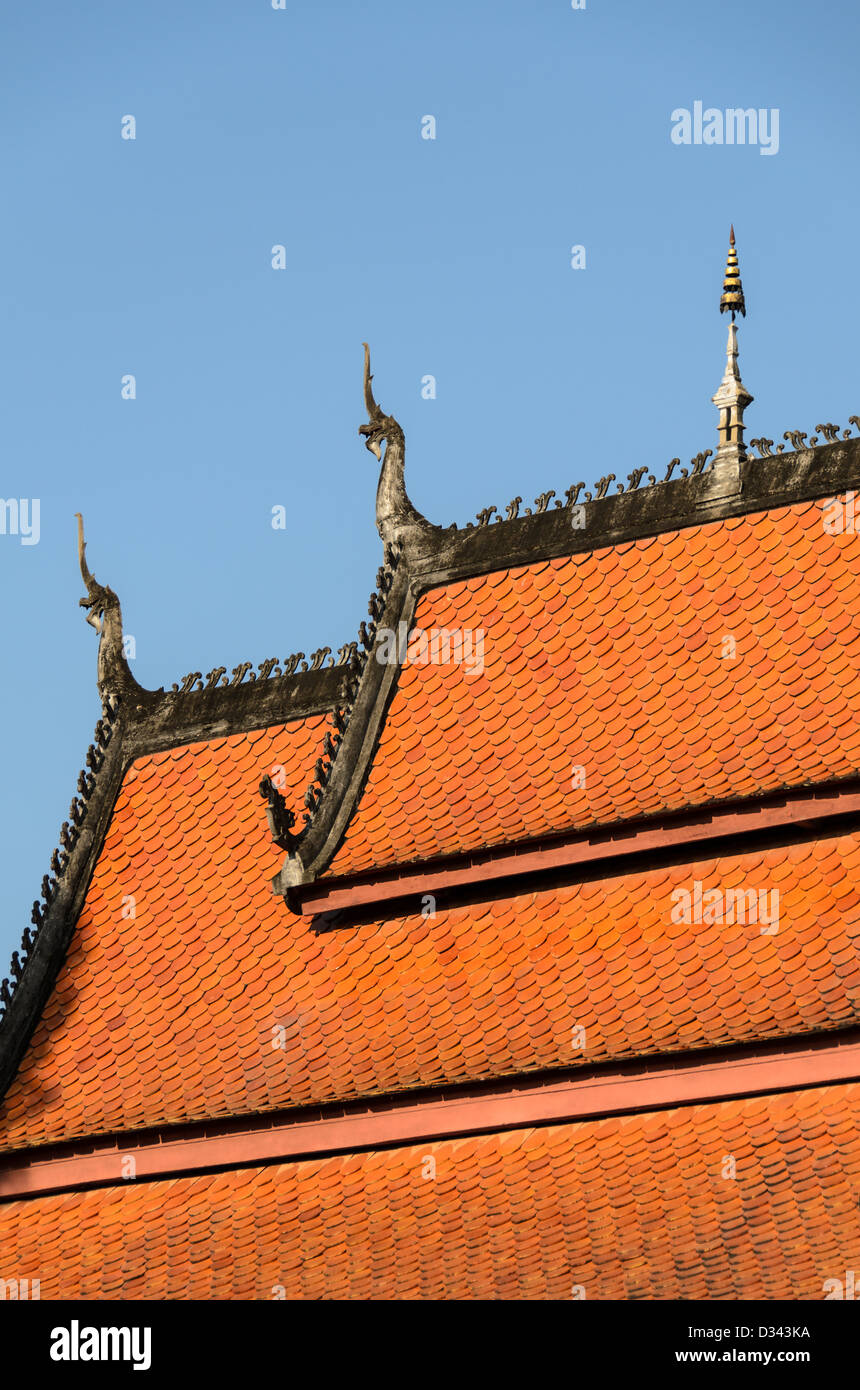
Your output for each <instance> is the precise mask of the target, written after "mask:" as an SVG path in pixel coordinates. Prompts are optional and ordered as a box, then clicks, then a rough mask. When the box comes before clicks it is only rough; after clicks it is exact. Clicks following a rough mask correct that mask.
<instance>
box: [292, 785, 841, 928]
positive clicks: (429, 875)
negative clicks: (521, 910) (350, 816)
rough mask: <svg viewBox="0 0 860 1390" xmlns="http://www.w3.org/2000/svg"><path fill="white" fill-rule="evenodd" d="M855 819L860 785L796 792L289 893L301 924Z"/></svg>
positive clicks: (499, 848)
mask: <svg viewBox="0 0 860 1390" xmlns="http://www.w3.org/2000/svg"><path fill="white" fill-rule="evenodd" d="M858 812H860V784H858V783H857V781H856V780H854V779H852V781H851V783H850V784H846V785H845V786H844V787H840V788H838V789H837V788H834V787H833V786H831V787H829V788H827V789H823V790H822V789H819V788H814V789H809V788H802V789H800V790H798V791H795V792H790V793H786V794H783V795H781V796H780V797H779V799H778V800H777V799H774V798H773V797H768V798H766V799H764V800H758V799H757V800H756V801H755V802H754V803H753V804H749V805H747V804H742V805H738V804H735V805H733V806H728V807H713V808H709V809H707V810H700V811H696V810H690V811H685V812H682V813H676V814H673V815H671V816H665V817H661V818H660V819H659V820H653V819H651V820H648V821H644V822H643V821H636V822H631V823H626V824H623V825H615V826H612V827H610V828H609V829H603V830H597V831H595V830H590V831H587V832H578V833H576V834H572V835H568V836H565V837H563V838H559V837H555V838H554V839H552V840H550V841H547V840H546V839H544V840H529V841H525V842H524V843H522V844H520V845H513V846H511V845H504V846H496V847H493V848H491V849H487V850H481V851H477V852H475V853H474V854H471V855H468V856H463V855H458V856H456V857H452V858H447V859H435V860H426V861H424V862H423V863H422V864H410V865H408V866H403V865H400V866H397V867H395V868H394V869H384V870H374V871H370V872H368V873H366V874H360V875H358V874H356V875H350V876H348V877H344V878H340V879H337V878H331V879H320V880H318V881H317V882H315V883H310V884H304V885H302V886H300V887H297V888H293V889H292V890H291V891H290V907H291V908H292V910H293V911H295V912H297V913H299V914H300V915H302V916H305V917H310V916H317V915H318V914H319V913H322V912H338V911H342V910H344V909H348V908H362V907H368V906H371V905H373V904H375V903H382V902H388V901H392V900H394V899H397V898H404V897H410V896H412V895H420V894H425V893H440V892H444V891H445V890H457V889H464V888H470V887H473V886H475V885H477V884H482V883H490V882H493V881H496V880H503V879H506V878H512V877H514V876H518V875H520V874H533V873H541V872H546V871H547V870H553V869H563V868H568V867H575V866H577V865H587V864H592V863H595V864H596V863H599V862H601V861H605V860H612V859H616V858H620V857H622V856H624V857H626V856H627V855H631V854H643V853H648V852H653V851H657V850H667V849H672V848H676V849H682V848H683V847H684V846H686V845H691V844H696V843H707V841H708V840H716V839H721V838H723V837H724V836H732V835H748V834H751V833H755V832H761V831H767V830H778V829H779V828H780V827H790V826H796V825H801V824H803V822H805V821H816V822H818V821H826V820H828V819H832V818H833V817H835V816H844V815H851V814H857V813H858Z"/></svg>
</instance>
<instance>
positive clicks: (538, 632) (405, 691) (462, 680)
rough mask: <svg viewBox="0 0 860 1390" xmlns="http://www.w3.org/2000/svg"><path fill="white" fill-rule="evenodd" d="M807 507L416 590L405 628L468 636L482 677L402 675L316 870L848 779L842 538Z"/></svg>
mask: <svg viewBox="0 0 860 1390" xmlns="http://www.w3.org/2000/svg"><path fill="white" fill-rule="evenodd" d="M824 506H825V502H823V501H821V500H817V501H811V502H800V503H796V504H794V505H792V506H789V507H783V508H779V509H774V510H771V511H767V512H760V513H754V514H750V515H744V516H737V517H730V518H728V519H725V520H722V521H718V522H712V523H709V524H707V525H703V526H699V527H694V528H691V529H687V530H682V531H675V532H667V533H663V534H661V535H658V536H650V537H647V538H644V539H640V540H636V541H630V542H626V543H623V544H618V545H615V546H612V547H611V548H607V549H603V550H595V551H587V552H583V553H580V554H575V555H571V556H566V557H563V558H561V559H555V560H547V561H545V562H543V563H538V564H533V565H530V566H528V567H526V568H522V569H516V570H507V571H496V572H493V573H490V574H485V575H480V576H477V577H475V578H471V579H466V580H462V581H459V582H457V583H452V584H449V585H448V586H446V587H445V588H440V589H434V590H432V591H431V592H429V593H427V594H426V595H425V596H424V597H423V598H422V599H421V601H420V603H419V606H418V610H417V613H416V617H415V624H414V626H415V627H420V628H422V629H423V630H424V631H426V632H431V631H432V630H433V629H447V630H449V631H450V630H460V631H462V630H470V631H471V632H472V633H478V632H483V634H484V639H483V640H484V657H483V669H482V670H475V671H474V672H473V673H472V674H469V673H468V670H467V667H466V665H465V664H464V663H463V664H456V663H450V664H447V665H432V664H425V665H421V664H418V663H415V664H408V663H407V665H406V666H405V667H404V669H403V670H402V671H401V673H400V678H399V684H398V689H397V692H396V694H395V696H394V699H393V702H392V706H391V709H390V710H389V713H388V717H387V721H386V724H385V727H384V730H383V733H382V737H381V741H380V745H379V748H378V750H377V753H376V756H375V759H374V763H373V767H372V769H371V772H370V776H369V778H368V782H367V786H366V789H365V791H364V793H363V796H362V798H361V800H360V802H359V805H358V809H357V811H356V813H355V815H354V817H353V819H352V822H351V824H350V825H349V828H348V830H347V832H346V836H345V840H344V842H343V844H342V846H341V848H340V849H339V851H338V853H337V854H336V856H335V859H334V861H333V864H332V865H331V866H330V868H329V870H328V873H329V875H332V874H337V875H341V874H349V873H353V872H357V871H359V870H362V869H366V868H368V867H372V866H382V865H387V864H392V863H396V862H403V861H408V860H413V859H424V858H428V857H432V856H436V855H444V854H454V853H460V852H462V851H465V850H469V849H473V848H476V847H479V846H485V845H492V844H500V843H503V842H510V841H517V840H522V839H525V838H529V837H532V836H538V835H543V834H546V833H550V832H555V831H560V830H564V829H567V828H569V827H580V826H588V825H593V824H597V823H601V822H610V821H614V820H619V819H625V818H631V817H636V816H640V815H645V814H651V813H656V812H665V811H671V810H674V809H677V808H682V807H686V806H690V805H697V804H700V803H703V802H708V801H714V800H728V799H733V798H736V797H741V796H751V795H755V794H756V793H762V792H765V791H771V790H775V789H778V788H782V787H786V786H796V785H799V784H803V783H809V782H816V781H823V780H826V779H830V778H835V777H844V776H848V775H850V774H852V773H856V772H857V771H858V769H860V725H858V722H857V720H856V718H855V717H854V713H855V712H856V709H857V706H858V702H860V613H858V610H857V605H856V603H855V601H854V594H855V592H856V586H857V580H858V569H860V537H858V536H856V535H854V534H853V533H852V534H849V533H846V534H843V535H835V534H834V535H829V534H827V533H826V532H825V531H824V527H823V523H822V509H823V507H824ZM729 638H731V639H732V640H733V641H734V643H735V649H734V652H735V654H734V657H731V656H730V655H728V653H729V652H730V651H731V647H730V646H729V645H727V644H726V639H729ZM575 766H578V767H582V768H583V770H584V785H575V784H574V783H573V779H572V770H573V768H574V767H575Z"/></svg>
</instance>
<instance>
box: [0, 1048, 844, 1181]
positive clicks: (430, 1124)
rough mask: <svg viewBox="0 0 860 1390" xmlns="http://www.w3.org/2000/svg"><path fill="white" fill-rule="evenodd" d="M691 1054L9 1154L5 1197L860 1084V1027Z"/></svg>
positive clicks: (1, 1175)
mask: <svg viewBox="0 0 860 1390" xmlns="http://www.w3.org/2000/svg"><path fill="white" fill-rule="evenodd" d="M691 1056H693V1054H689V1053H688V1054H685V1056H684V1057H681V1058H677V1059H675V1060H672V1059H667V1058H665V1057H661V1058H659V1059H658V1060H656V1061H652V1062H642V1061H641V1060H640V1061H638V1062H636V1063H632V1064H627V1065H626V1066H625V1067H623V1068H621V1069H614V1070H612V1071H609V1070H601V1071H599V1072H595V1073H592V1074H591V1075H589V1076H580V1077H576V1076H575V1077H573V1078H572V1079H571V1078H570V1077H568V1078H566V1079H564V1080H561V1081H557V1082H538V1083H537V1084H535V1083H534V1081H530V1080H529V1078H527V1077H520V1078H518V1079H517V1080H516V1081H515V1082H513V1083H508V1084H506V1085H505V1086H504V1087H501V1086H497V1087H495V1088H493V1089H492V1090H487V1091H485V1092H484V1093H483V1094H479V1095H475V1094H474V1093H473V1094H471V1095H467V1096H464V1095H454V1096H451V1097H449V1098H447V1099H445V1098H438V1099H433V1098H431V1099H429V1100H425V1101H422V1102H420V1103H418V1104H415V1103H410V1102H409V1101H406V1102H405V1103H404V1102H397V1101H394V1102H392V1101H391V1099H390V1098H389V1099H388V1100H383V1101H380V1102H379V1103H378V1104H377V1105H376V1108H372V1107H368V1108H366V1109H365V1110H363V1111H362V1112H360V1113H356V1112H353V1113H351V1114H344V1113H340V1114H338V1115H335V1116H332V1117H327V1118H322V1119H314V1120H310V1121H308V1120H302V1119H298V1120H292V1121H287V1122H286V1123H275V1124H271V1123H269V1122H267V1120H266V1117H260V1121H261V1123H262V1124H264V1125H266V1127H265V1128H262V1127H255V1128H252V1129H246V1130H243V1131H239V1132H236V1131H233V1132H229V1133H221V1134H216V1135H212V1133H211V1128H210V1132H209V1133H206V1132H205V1131H204V1132H203V1133H201V1134H200V1135H199V1136H194V1135H192V1136H191V1137H186V1138H180V1139H176V1138H171V1137H170V1131H169V1130H166V1131H163V1132H162V1133H161V1134H158V1135H156V1137H155V1139H154V1140H150V1141H148V1142H145V1143H140V1142H137V1143H134V1142H132V1143H131V1144H130V1145H129V1147H127V1148H124V1147H122V1146H121V1144H120V1142H119V1140H120V1139H121V1138H122V1136H119V1138H117V1139H114V1140H111V1141H110V1142H111V1147H110V1149H109V1150H105V1149H102V1151H101V1152H96V1153H93V1152H92V1149H93V1141H88V1144H87V1149H88V1152H86V1153H79V1154H72V1155H70V1156H64V1157H53V1158H44V1157H42V1156H41V1154H42V1153H43V1152H44V1151H41V1150H39V1149H31V1150H29V1151H28V1155H29V1157H28V1158H27V1161H26V1162H23V1163H22V1162H21V1157H22V1156H21V1155H18V1154H16V1155H9V1157H8V1160H7V1161H8V1162H9V1163H10V1165H11V1163H15V1162H17V1166H14V1167H13V1166H9V1167H7V1168H5V1170H3V1171H0V1200H7V1201H8V1200H10V1199H12V1198H16V1197H36V1196H43V1195H45V1194H47V1193H51V1192H63V1191H72V1190H78V1189H81V1188H87V1187H97V1186H105V1185H107V1186H120V1185H121V1184H122V1182H123V1180H124V1179H123V1160H124V1159H127V1158H129V1157H133V1158H134V1160H135V1171H134V1177H135V1178H136V1179H137V1180H140V1179H142V1178H143V1179H146V1178H149V1179H152V1178H167V1177H175V1176H179V1175H191V1174H195V1173H201V1172H211V1171H213V1170H217V1169H222V1168H237V1167H246V1166H257V1165H260V1164H264V1163H271V1162H291V1161H296V1160H300V1159H304V1158H309V1157H317V1158H318V1157H323V1156H329V1155H331V1154H336V1153H351V1152H355V1151H356V1150H361V1149H379V1148H383V1147H387V1146H391V1145H408V1144H416V1143H429V1142H431V1141H433V1140H437V1139H450V1138H453V1137H461V1136H464V1135H467V1134H479V1133H482V1132H484V1133H486V1132H495V1131H498V1130H504V1129H518V1128H523V1127H531V1126H533V1125H541V1124H553V1123H556V1124H557V1123H564V1122H568V1121H576V1120H584V1119H591V1118H594V1117H595V1116H610V1115H622V1114H626V1113H630V1112H634V1111H650V1110H659V1109H665V1108H669V1107H674V1106H678V1105H688V1104H692V1103H694V1102H703V1101H720V1100H730V1099H737V1098H739V1097H742V1096H752V1095H761V1094H768V1093H771V1092H774V1091H785V1090H799V1089H804V1088H807V1087H812V1086H824V1085H828V1084H831V1083H833V1082H840V1081H853V1080H858V1079H860V1035H858V1032H857V1030H852V1032H851V1033H849V1034H844V1035H842V1037H841V1038H840V1040H839V1041H837V1042H833V1041H832V1040H830V1039H827V1038H822V1039H820V1040H819V1041H817V1042H815V1043H813V1044H810V1040H809V1039H808V1038H801V1039H799V1040H798V1041H783V1042H781V1043H778V1044H773V1045H771V1046H770V1047H763V1046H762V1047H757V1048H755V1049H746V1050H745V1051H744V1052H743V1053H740V1051H738V1053H737V1054H736V1055H730V1056H728V1057H726V1056H725V1055H723V1056H722V1057H721V1058H720V1059H719V1060H714V1057H713V1055H712V1054H706V1055H705V1056H704V1057H703V1058H702V1059H701V1060H699V1061H698V1062H697V1061H695V1060H690V1058H691ZM129 1137H130V1138H132V1139H133V1136H129Z"/></svg>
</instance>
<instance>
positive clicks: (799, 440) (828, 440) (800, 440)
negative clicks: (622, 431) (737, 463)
mask: <svg viewBox="0 0 860 1390" xmlns="http://www.w3.org/2000/svg"><path fill="white" fill-rule="evenodd" d="M848 418H849V423H850V424H852V425H855V426H856V428H857V431H858V434H860V416H858V415H850V416H849V417H848ZM815 428H816V430H817V432H818V433H817V434H813V435H812V437H811V438H810V439H809V441H808V443H807V436H806V434H804V433H803V432H802V431H800V430H786V431H785V433H784V435H783V439H786V440H789V441H790V443H791V448H790V449H789V450H788V453H789V454H791V453H799V452H802V451H803V450H804V449H816V448H817V449H823V448H826V447H827V446H828V445H830V444H838V443H843V442H844V441H845V440H848V439H854V438H855V436H854V435H852V433H851V431H850V429H846V430H842V431H841V433H840V427H839V426H838V425H833V424H823V425H816V426H815ZM821 435H823V436H824V438H823V439H822V438H820V436H821ZM785 447H786V446H785V445H784V444H778V445H777V446H776V449H774V448H773V440H772V439H764V438H762V439H751V440H750V448H753V449H756V450H757V451H758V456H759V458H771V457H772V456H773V455H779V454H782V453H783V452H784V451H785ZM786 457H787V455H786ZM714 463H715V460H714V458H713V451H712V450H711V449H705V450H703V452H702V453H699V454H696V455H695V456H694V457H693V458H692V459H691V460H690V466H689V468H682V467H681V460H680V459H679V458H673V459H671V460H670V462H669V464H668V466H667V468H666V472H665V474H664V476H663V477H662V478H661V479H659V481H658V480H657V478H656V477H655V475H654V474H653V473H648V470H647V469H646V468H634V469H632V471H631V472H630V473H628V474H627V486H626V487H625V486H624V484H623V483H617V484H616V487H615V491H614V493H610V488H611V485H612V483H614V482H615V476H616V475H615V474H614V473H608V474H607V475H606V476H605V477H602V478H598V480H597V482H596V483H595V484H594V485H593V487H594V490H593V492H592V491H587V492H585V493H584V495H583V488H584V487H585V484H584V483H574V484H573V486H572V487H569V488H567V490H566V491H565V493H564V500H563V501H562V500H561V498H558V497H556V494H555V491H554V490H553V489H550V491H549V492H542V493H540V495H539V496H538V497H536V498H535V499H534V510H532V508H531V507H526V509H525V511H524V512H522V513H521V512H520V506H521V504H522V500H523V499H522V497H515V498H514V499H513V500H512V501H511V502H509V503H508V505H507V506H506V507H505V508H504V515H502V514H501V512H499V511H497V509H496V507H495V506H490V507H483V508H482V509H481V511H479V512H477V513H476V516H475V521H469V522H467V523H466V525H465V526H464V527H461V528H458V526H457V524H456V522H453V523H452V524H451V525H450V526H449V527H448V528H447V530H448V532H451V531H458V530H459V531H460V532H461V533H464V532H466V531H480V530H481V529H482V528H483V527H485V526H490V525H500V524H501V525H504V524H505V523H507V522H509V521H517V520H522V518H523V517H527V516H540V515H541V514H542V513H543V512H546V511H548V510H550V507H549V503H550V501H551V500H552V498H554V497H555V498H556V500H555V502H553V507H556V508H561V509H563V510H565V511H570V510H571V509H572V508H574V507H583V506H585V505H586V504H587V503H590V502H602V501H603V500H604V499H605V498H608V497H609V496H610V495H611V496H620V495H621V494H626V495H629V494H630V493H631V492H638V493H640V494H642V493H646V492H651V491H652V489H654V488H661V487H663V486H664V485H665V484H666V483H671V482H675V483H678V482H683V481H684V480H686V479H693V478H697V477H699V475H700V474H702V473H705V474H708V473H712V472H713V471H714ZM676 470H677V472H676ZM646 473H647V482H645V483H644V484H643V483H642V479H643V478H644V477H645V475H646ZM580 498H581V500H580ZM476 522H477V525H476V524H475V523H476Z"/></svg>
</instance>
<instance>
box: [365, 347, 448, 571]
mask: <svg viewBox="0 0 860 1390" xmlns="http://www.w3.org/2000/svg"><path fill="white" fill-rule="evenodd" d="M362 346H363V347H364V404H365V407H366V409H367V417H368V423H367V424H366V425H359V428H358V432H359V434H360V435H363V436H364V444H365V448H367V449H369V450H370V452H371V453H372V454H375V455H376V457H377V459H378V460H379V461H380V463H381V464H382V469H381V471H380V474H379V485H378V487H377V489H376V529H377V530H378V532H379V534H380V536H381V537H382V539H383V541H384V542H385V543H386V544H387V545H390V544H401V543H403V541H404V540H405V539H406V537H407V536H409V535H415V534H417V533H418V532H420V531H430V530H432V529H433V528H432V527H431V525H430V523H429V521H427V519H426V518H425V517H423V516H422V515H421V513H420V512H417V511H416V510H415V508H414V507H413V505H412V503H411V502H410V501H409V498H408V497H407V495H406V484H405V481H404V458H405V454H406V440H405V439H404V436H403V431H402V429H401V428H400V426H399V425H398V423H397V421H396V420H395V419H394V416H393V415H386V414H385V411H384V410H382V409H381V407H380V406H379V405H377V403H376V401H375V400H374V396H373V386H372V384H371V383H372V382H373V373H372V372H371V370H370V348H369V347H368V345H367V343H364V344H362ZM383 440H385V456H384V457H383V454H382V442H383Z"/></svg>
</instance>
